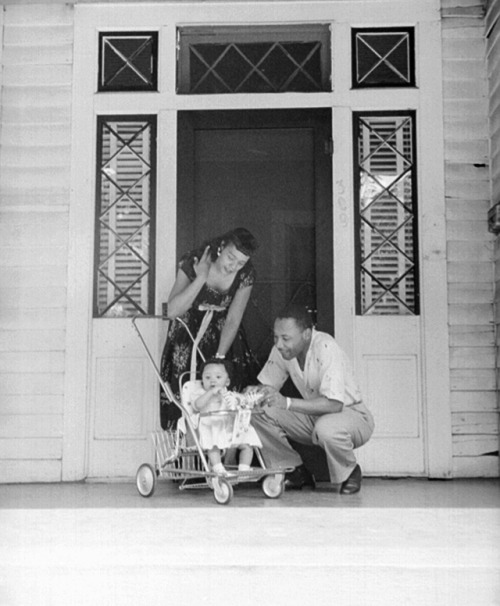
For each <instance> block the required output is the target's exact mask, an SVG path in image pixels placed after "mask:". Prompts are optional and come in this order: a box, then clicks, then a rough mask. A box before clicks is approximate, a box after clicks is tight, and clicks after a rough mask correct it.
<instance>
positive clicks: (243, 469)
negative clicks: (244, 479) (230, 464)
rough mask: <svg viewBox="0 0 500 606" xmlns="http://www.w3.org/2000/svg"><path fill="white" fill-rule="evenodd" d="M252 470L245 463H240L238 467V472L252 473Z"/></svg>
mask: <svg viewBox="0 0 500 606" xmlns="http://www.w3.org/2000/svg"><path fill="white" fill-rule="evenodd" d="M251 469H252V468H251V467H250V465H245V463H240V464H239V465H238V471H250V470H251Z"/></svg>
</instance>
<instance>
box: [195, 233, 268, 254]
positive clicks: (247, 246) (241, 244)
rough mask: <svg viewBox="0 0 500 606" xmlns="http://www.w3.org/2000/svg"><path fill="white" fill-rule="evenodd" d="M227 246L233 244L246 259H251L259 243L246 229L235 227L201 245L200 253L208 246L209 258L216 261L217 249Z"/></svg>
mask: <svg viewBox="0 0 500 606" xmlns="http://www.w3.org/2000/svg"><path fill="white" fill-rule="evenodd" d="M228 244H234V245H235V246H236V248H237V249H238V250H239V251H240V252H241V253H243V254H244V255H246V256H247V257H251V256H252V255H253V253H254V252H255V251H256V250H257V248H259V243H258V242H257V240H256V238H255V237H254V235H253V234H252V233H251V232H249V231H248V229H246V228H245V227H236V228H235V229H232V230H231V231H227V232H226V233H225V234H222V235H221V236H216V237H215V238H212V239H211V240H207V241H206V242H204V243H203V244H202V245H201V247H200V251H201V252H202V253H203V251H204V250H205V248H206V247H207V246H210V253H211V258H212V261H215V260H216V259H217V251H218V249H219V248H221V247H222V248H223V247H224V246H227V245H228Z"/></svg>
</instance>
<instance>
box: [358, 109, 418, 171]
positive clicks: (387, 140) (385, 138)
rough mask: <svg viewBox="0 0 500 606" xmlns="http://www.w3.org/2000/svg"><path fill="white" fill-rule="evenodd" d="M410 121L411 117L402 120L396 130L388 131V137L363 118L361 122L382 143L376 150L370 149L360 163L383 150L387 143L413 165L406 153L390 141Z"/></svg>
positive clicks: (407, 162)
mask: <svg viewBox="0 0 500 606" xmlns="http://www.w3.org/2000/svg"><path fill="white" fill-rule="evenodd" d="M409 121H410V119H409V118H408V119H406V120H403V122H401V124H399V125H398V126H397V127H396V128H395V129H394V130H391V132H390V133H388V134H387V136H386V137H383V136H382V135H381V134H380V133H379V132H378V131H377V130H376V129H375V128H372V126H371V125H370V124H367V123H366V122H364V121H363V120H361V124H362V125H364V126H365V127H366V128H367V129H368V130H369V131H370V133H373V134H374V135H375V137H376V138H377V139H379V141H380V143H379V145H378V146H377V147H376V148H375V149H374V150H368V155H367V156H365V157H363V158H362V159H361V160H360V163H359V164H360V166H362V165H363V164H364V163H365V162H367V161H368V160H369V159H370V158H371V157H373V156H374V155H375V154H376V153H377V152H378V151H379V150H381V149H382V148H383V147H384V145H387V146H388V147H389V148H390V149H391V150H392V151H393V152H394V153H395V154H397V155H398V156H400V158H401V159H402V160H403V161H404V162H406V164H409V165H410V166H411V165H412V163H411V162H410V161H409V160H408V159H407V158H406V156H405V155H404V154H402V153H401V152H400V151H399V149H398V148H397V147H394V145H393V144H392V143H391V142H390V141H389V139H390V138H391V137H393V136H394V135H395V134H396V133H397V132H398V131H399V130H401V129H402V128H403V127H404V126H406V124H408V122H409Z"/></svg>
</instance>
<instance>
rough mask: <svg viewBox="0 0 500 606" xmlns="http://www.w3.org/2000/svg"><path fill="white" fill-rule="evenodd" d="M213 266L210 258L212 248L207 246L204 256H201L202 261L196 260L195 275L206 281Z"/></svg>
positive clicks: (194, 264)
mask: <svg viewBox="0 0 500 606" xmlns="http://www.w3.org/2000/svg"><path fill="white" fill-rule="evenodd" d="M211 265H212V259H211V258H210V246H207V247H206V248H205V250H204V252H203V255H202V256H201V259H198V257H195V258H194V263H193V268H194V271H195V274H196V275H197V276H199V277H200V278H204V279H205V280H206V279H207V278H208V272H209V270H210V266H211Z"/></svg>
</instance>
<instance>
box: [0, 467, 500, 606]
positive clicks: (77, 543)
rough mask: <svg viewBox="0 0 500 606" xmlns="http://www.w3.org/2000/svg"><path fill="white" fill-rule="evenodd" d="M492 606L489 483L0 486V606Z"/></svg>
mask: <svg viewBox="0 0 500 606" xmlns="http://www.w3.org/2000/svg"><path fill="white" fill-rule="evenodd" d="M28 604H29V605H30V606H32V605H42V604H43V605H47V606H58V605H59V604H61V605H62V604H64V605H65V606H67V605H71V606H74V605H80V604H82V605H83V604H85V605H90V604H91V605H94V604H95V605H101V604H102V605H106V606H114V605H119V606H122V605H128V604H140V605H143V604H145V605H146V604H147V605H156V604H162V605H165V604H182V605H183V606H184V605H185V606H191V605H195V604H196V605H197V606H198V605H202V604H207V605H209V606H211V605H214V606H225V605H226V604H227V605H229V604H231V605H234V604H238V605H241V606H246V605H247V604H248V605H250V604H252V605H254V604H263V605H264V604H265V605H266V606H281V605H285V604H286V605H287V606H290V605H292V606H295V605H296V604H297V605H298V604H304V605H309V604H315V606H316V605H317V606H323V604H324V605H326V604H328V605H329V606H330V605H331V606H334V605H336V606H344V605H349V606H365V605H366V606H372V605H378V604H381V605H382V604H383V605H384V606H392V605H393V604H397V605H398V606H399V605H405V604H415V605H418V606H422V605H436V606H443V605H450V606H461V605H462V604H463V605H464V606H465V605H467V606H471V605H473V606H486V605H500V482H499V481H498V480H453V481H428V480H416V479H398V480H387V479H375V478H366V479H365V480H364V482H363V488H362V491H361V492H360V493H359V494H357V495H353V496H350V497H348V496H341V495H339V494H337V493H334V492H332V491H330V490H326V489H324V488H320V489H318V490H316V491H315V492H312V491H303V492H291V491H290V492H286V493H285V494H284V495H283V496H282V497H281V498H279V499H267V498H265V497H264V495H263V494H262V492H261V490H260V488H259V486H258V485H256V484H252V485H242V486H237V487H235V494H234V498H233V500H232V501H231V503H230V504H229V505H227V506H221V505H218V504H216V503H215V501H214V499H213V496H212V494H211V493H210V491H209V490H207V489H204V490H196V491H184V492H180V491H179V490H178V488H177V486H176V485H174V484H172V483H170V482H166V481H162V482H160V483H159V485H158V487H157V489H156V492H155V494H154V495H153V496H152V497H151V498H149V499H144V498H142V497H141V496H139V494H138V493H137V491H136V489H135V486H134V484H133V483H130V482H117V483H68V484H16V485H1V486H0V605H1V606H4V605H6V606H18V605H19V606H21V605H22V606H26V605H28Z"/></svg>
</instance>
